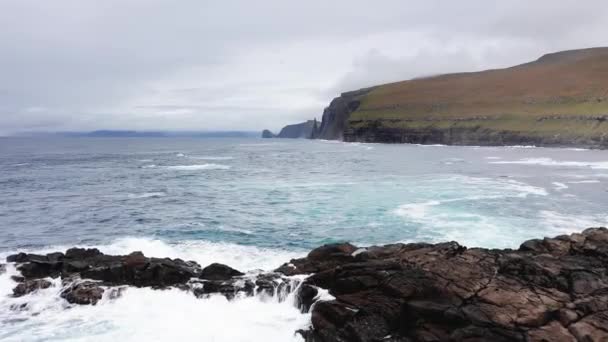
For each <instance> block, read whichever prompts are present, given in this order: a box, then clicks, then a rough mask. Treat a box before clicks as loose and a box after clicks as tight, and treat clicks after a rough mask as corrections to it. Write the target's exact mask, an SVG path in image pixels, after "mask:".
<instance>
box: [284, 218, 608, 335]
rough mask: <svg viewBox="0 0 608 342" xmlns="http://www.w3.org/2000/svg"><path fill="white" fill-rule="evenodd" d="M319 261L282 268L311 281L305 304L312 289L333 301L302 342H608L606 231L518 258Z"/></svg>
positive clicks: (318, 253) (373, 254) (447, 255)
mask: <svg viewBox="0 0 608 342" xmlns="http://www.w3.org/2000/svg"><path fill="white" fill-rule="evenodd" d="M357 251H358V252H357ZM313 252H314V253H313ZM313 252H311V254H309V256H308V257H306V258H302V259H296V260H292V261H291V262H290V263H289V264H285V265H283V266H282V267H281V268H279V270H280V271H282V272H283V273H288V274H307V273H310V272H311V271H312V272H314V274H313V275H312V276H310V277H308V278H307V279H306V280H305V283H304V284H303V285H302V286H301V287H300V290H299V293H298V296H297V298H300V301H302V302H303V301H304V300H303V299H304V298H308V299H309V300H310V298H311V297H313V294H312V292H311V293H310V294H309V293H307V292H308V291H310V289H311V288H313V287H320V288H323V289H326V290H328V291H329V293H330V294H331V295H333V296H334V297H335V299H334V300H330V301H325V302H317V303H315V305H313V306H312V309H311V311H312V312H311V317H312V328H311V329H310V330H308V331H306V332H302V333H301V334H302V335H303V336H304V337H305V339H306V340H307V341H309V342H310V341H313V342H329V341H361V342H367V341H369V342H372V341H385V340H395V341H607V340H608V328H607V327H608V230H607V229H605V228H594V229H587V230H585V231H584V232H582V233H580V234H572V235H562V236H558V237H555V238H545V239H541V240H531V241H526V242H524V243H523V244H522V246H521V247H520V249H519V250H517V251H514V250H487V249H480V248H473V249H467V248H465V247H462V246H460V245H458V244H457V243H455V242H449V243H441V244H435V245H432V244H420V243H418V244H395V245H387V246H373V247H368V248H366V249H357V248H356V247H354V246H352V245H330V246H324V247H322V248H320V249H318V250H315V251H313ZM349 253H350V254H349ZM352 254H355V255H354V257H353V256H352ZM313 298H314V297H313ZM304 306H308V307H310V304H307V305H304Z"/></svg>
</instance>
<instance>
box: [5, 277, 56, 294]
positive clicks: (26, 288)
mask: <svg viewBox="0 0 608 342" xmlns="http://www.w3.org/2000/svg"><path fill="white" fill-rule="evenodd" d="M52 285H53V284H52V283H51V282H50V281H48V280H45V279H35V280H24V281H23V282H22V283H19V284H17V286H15V288H14V289H13V296H14V297H21V296H25V295H26V294H29V293H32V292H34V291H38V290H40V289H47V288H49V287H51V286H52Z"/></svg>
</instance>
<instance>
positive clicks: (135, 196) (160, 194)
mask: <svg viewBox="0 0 608 342" xmlns="http://www.w3.org/2000/svg"><path fill="white" fill-rule="evenodd" d="M166 195H167V194H166V193H164V192H160V191H159V192H144V193H141V194H129V195H128V197H129V198H131V199H141V198H159V197H163V196H166Z"/></svg>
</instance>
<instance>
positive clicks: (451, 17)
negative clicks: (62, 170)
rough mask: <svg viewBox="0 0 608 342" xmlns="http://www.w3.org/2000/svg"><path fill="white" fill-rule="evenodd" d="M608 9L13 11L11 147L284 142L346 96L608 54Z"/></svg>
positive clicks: (1, 30)
mask: <svg viewBox="0 0 608 342" xmlns="http://www.w3.org/2000/svg"><path fill="white" fill-rule="evenodd" d="M607 22H608V2H606V1H594V0H590V1H586V2H584V4H583V3H581V2H580V1H571V0H564V1H559V2H556V1H548V0H541V1H534V2H532V1H523V0H522V1H520V0H514V1H508V2H506V1H505V2H500V3H498V4H497V3H494V2H488V1H481V0H479V1H473V0H470V1H466V0H465V1H438V0H437V1H403V0H401V1H392V0H384V1H377V2H369V1H358V0H350V1H342V0H339V1H317V0H313V1H306V2H298V3H296V2H293V1H284V0H283V1H279V0H267V1H246V0H240V1H235V0H225V1H200V0H182V1H179V2H176V1H169V0H104V1H81V0H55V1H37V0H3V1H0V75H1V77H0V134H10V133H14V132H19V131H55V130H91V129H140V130H143V129H167V130H181V129H187V130H194V129H196V130H207V129H209V130H224V129H255V130H258V129H262V128H266V127H268V128H272V129H277V128H279V127H281V126H282V125H284V124H287V123H291V122H294V121H298V120H305V119H308V118H312V117H315V116H316V117H319V116H320V114H321V113H322V110H323V107H324V106H325V105H326V104H327V103H328V102H329V101H330V100H331V98H332V97H334V96H335V95H337V94H338V93H339V92H342V91H347V90H353V89H356V88H360V87H364V86H370V85H374V84H378V83H385V82H392V81H398V80H403V79H408V78H412V77H417V76H425V75H431V74H437V73H445V72H454V71H473V70H481V69H485V68H493V67H503V66H509V65H513V64H518V63H522V62H527V61H529V60H532V59H535V58H538V57H540V55H542V54H544V53H547V52H553V51H559V50H566V49H576V48H585V47H592V46H606V45H608V26H607V25H606V23H607Z"/></svg>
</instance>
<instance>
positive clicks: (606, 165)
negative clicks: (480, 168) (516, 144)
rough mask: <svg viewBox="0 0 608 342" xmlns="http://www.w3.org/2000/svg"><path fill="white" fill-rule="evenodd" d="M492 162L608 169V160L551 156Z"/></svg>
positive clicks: (494, 162)
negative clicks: (582, 159)
mask: <svg viewBox="0 0 608 342" xmlns="http://www.w3.org/2000/svg"><path fill="white" fill-rule="evenodd" d="M489 163H490V164H521V165H541V166H567V167H588V168H591V169H601V170H608V161H600V162H592V161H589V162H584V161H558V160H554V159H551V158H524V159H520V160H501V161H492V162H489Z"/></svg>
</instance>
